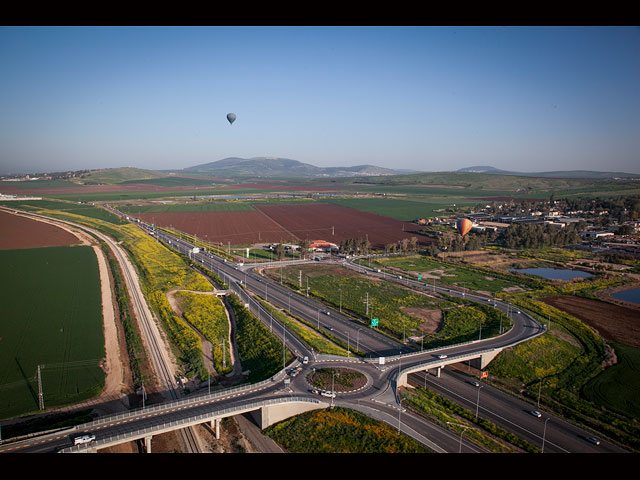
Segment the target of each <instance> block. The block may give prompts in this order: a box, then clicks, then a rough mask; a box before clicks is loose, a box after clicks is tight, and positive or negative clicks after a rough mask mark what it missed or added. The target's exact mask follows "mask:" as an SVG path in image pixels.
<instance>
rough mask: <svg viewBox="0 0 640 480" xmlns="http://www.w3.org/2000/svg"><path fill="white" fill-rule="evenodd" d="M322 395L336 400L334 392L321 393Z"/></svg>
mask: <svg viewBox="0 0 640 480" xmlns="http://www.w3.org/2000/svg"><path fill="white" fill-rule="evenodd" d="M320 395H322V396H323V397H329V398H336V394H335V393H334V392H320Z"/></svg>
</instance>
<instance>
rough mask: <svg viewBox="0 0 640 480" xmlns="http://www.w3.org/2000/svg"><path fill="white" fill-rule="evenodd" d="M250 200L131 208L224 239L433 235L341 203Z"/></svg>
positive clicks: (388, 239)
mask: <svg viewBox="0 0 640 480" xmlns="http://www.w3.org/2000/svg"><path fill="white" fill-rule="evenodd" d="M205 205H206V204H205ZM231 205H233V203H232V204H231ZM246 205H247V204H242V203H240V204H238V206H237V207H236V208H237V209H236V208H234V209H231V208H233V207H230V208H229V209H223V207H219V208H218V207H213V209H215V211H211V210H209V211H207V210H206V208H205V211H201V208H204V207H193V209H192V211H175V210H174V209H175V207H173V206H172V207H171V208H170V209H169V208H167V210H170V211H165V212H163V211H158V210H162V207H152V208H150V207H129V208H128V209H127V210H128V211H130V212H131V214H132V215H134V216H135V217H136V218H140V219H141V220H143V221H145V222H147V223H152V224H155V225H156V226H162V227H169V228H172V229H176V230H179V231H181V232H184V233H188V234H191V235H195V236H197V237H198V238H200V239H202V240H204V241H207V242H209V243H214V244H215V243H217V244H222V245H227V244H228V243H230V244H231V245H243V244H252V243H260V242H276V243H280V242H285V243H286V242H297V241H300V240H305V239H308V240H326V241H329V242H333V243H336V244H340V242H341V241H343V240H346V239H348V238H368V239H369V241H370V242H371V244H372V245H373V247H374V248H384V246H385V245H386V244H388V243H394V242H398V241H399V240H402V239H404V238H408V237H410V236H415V237H418V239H419V244H422V245H424V244H430V243H431V242H432V241H433V240H432V239H430V238H427V237H424V236H421V235H416V234H413V233H409V232H407V231H404V229H405V226H406V227H407V228H408V225H407V224H406V222H402V221H401V220H396V219H393V218H389V217H385V216H382V215H376V214H373V213H368V212H362V211H358V210H354V209H352V208H348V207H342V206H340V205H332V204H329V203H307V204H293V203H290V202H284V203H277V204H275V203H268V202H265V203H254V204H253V207H252V208H251V209H245V208H244V206H246ZM184 208H185V209H186V208H187V206H185V207H184ZM208 208H212V207H208ZM136 209H137V213H136ZM181 209H182V207H181ZM149 210H151V211H149ZM147 212H148V213H147Z"/></svg>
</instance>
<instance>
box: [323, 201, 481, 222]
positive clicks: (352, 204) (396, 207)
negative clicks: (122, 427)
mask: <svg viewBox="0 0 640 480" xmlns="http://www.w3.org/2000/svg"><path fill="white" fill-rule="evenodd" d="M327 202H328V203H332V204H334V205H341V206H343V207H349V208H353V209H355V210H359V211H362V212H369V213H375V214H377V215H383V216H385V217H390V218H395V219H397V220H403V221H405V222H411V221H413V220H417V219H420V218H429V217H436V216H439V215H444V214H445V211H446V210H447V209H450V208H460V207H461V206H470V205H475V204H476V203H478V201H477V200H470V199H466V198H461V197H428V198H422V197H410V198H406V199H405V198H344V199H329V200H327Z"/></svg>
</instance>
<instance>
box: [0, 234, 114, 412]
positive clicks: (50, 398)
mask: <svg viewBox="0 0 640 480" xmlns="http://www.w3.org/2000/svg"><path fill="white" fill-rule="evenodd" d="M0 271H2V272H3V275H2V276H0V304H1V305H2V309H3V310H2V320H1V321H0V418H10V417H15V416H18V415H24V414H27V413H32V412H35V411H37V410H38V382H37V377H36V372H37V366H38V365H41V366H43V367H42V368H41V380H42V387H43V398H44V405H45V408H47V407H53V406H57V405H63V404H69V403H74V402H78V401H81V400H85V399H88V398H91V397H93V396H95V395H96V394H98V393H100V390H101V388H102V387H103V385H104V378H105V375H104V372H103V371H102V369H101V368H100V367H99V362H100V360H101V359H103V358H104V355H105V351H104V335H103V328H102V303H101V292H100V277H99V270H98V264H97V260H96V256H95V253H94V252H93V249H92V248H91V247H83V246H74V247H45V248H33V249H20V250H2V251H0Z"/></svg>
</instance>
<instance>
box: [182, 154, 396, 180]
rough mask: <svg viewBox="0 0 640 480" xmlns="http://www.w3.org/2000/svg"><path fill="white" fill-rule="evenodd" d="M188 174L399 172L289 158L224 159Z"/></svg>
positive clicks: (349, 174)
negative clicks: (317, 165)
mask: <svg viewBox="0 0 640 480" xmlns="http://www.w3.org/2000/svg"><path fill="white" fill-rule="evenodd" d="M182 171H183V172H186V173H212V174H215V175H218V176H220V175H225V176H252V177H253V176H256V177H362V176H381V175H398V173H399V172H397V171H395V170H390V169H388V168H382V167H376V166H374V165H357V166H355V167H326V168H321V167H316V166H314V165H310V164H308V163H302V162H299V161H298V160H291V159H288V158H273V157H254V158H237V157H229V158H223V159H222V160H218V161H216V162H210V163H204V164H202V165H195V166H193V167H188V168H184V169H183V170H182Z"/></svg>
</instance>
